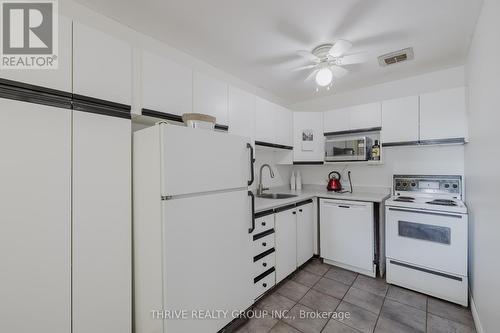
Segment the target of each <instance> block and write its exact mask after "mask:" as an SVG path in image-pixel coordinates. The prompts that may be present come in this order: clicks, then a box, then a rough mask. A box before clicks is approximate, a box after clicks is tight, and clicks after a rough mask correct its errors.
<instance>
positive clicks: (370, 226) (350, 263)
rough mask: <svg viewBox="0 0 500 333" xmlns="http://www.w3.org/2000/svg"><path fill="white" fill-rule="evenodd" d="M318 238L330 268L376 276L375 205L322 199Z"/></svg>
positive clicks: (323, 256) (321, 252)
mask: <svg viewBox="0 0 500 333" xmlns="http://www.w3.org/2000/svg"><path fill="white" fill-rule="evenodd" d="M319 234H320V256H321V257H322V258H323V259H324V261H325V262H326V263H327V264H331V265H335V266H339V267H342V268H345V269H348V270H351V271H355V272H358V273H361V274H365V275H369V276H375V275H376V266H375V264H374V259H375V250H374V242H375V240H374V211H373V203H372V202H361V201H347V200H333V199H320V231H319Z"/></svg>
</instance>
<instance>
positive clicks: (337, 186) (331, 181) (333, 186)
mask: <svg viewBox="0 0 500 333" xmlns="http://www.w3.org/2000/svg"><path fill="white" fill-rule="evenodd" d="M332 175H333V177H332ZM335 176H336V177H335ZM326 189H327V190H328V191H335V192H340V191H342V184H341V183H340V173H338V172H337V171H332V172H330V173H329V174H328V185H327V186H326Z"/></svg>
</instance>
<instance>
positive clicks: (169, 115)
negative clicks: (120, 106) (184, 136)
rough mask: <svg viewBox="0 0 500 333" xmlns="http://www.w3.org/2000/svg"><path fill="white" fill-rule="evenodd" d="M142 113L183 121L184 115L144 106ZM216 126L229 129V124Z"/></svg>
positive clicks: (225, 129)
mask: <svg viewBox="0 0 500 333" xmlns="http://www.w3.org/2000/svg"><path fill="white" fill-rule="evenodd" d="M142 115H143V116H148V117H154V118H160V119H165V120H170V121H175V122H179V123H182V116H179V115H178V114H173V113H168V112H161V111H156V110H151V109H145V108H143V109H142ZM214 127H215V129H216V130H219V131H226V132H227V131H229V126H227V125H221V124H215V126H214Z"/></svg>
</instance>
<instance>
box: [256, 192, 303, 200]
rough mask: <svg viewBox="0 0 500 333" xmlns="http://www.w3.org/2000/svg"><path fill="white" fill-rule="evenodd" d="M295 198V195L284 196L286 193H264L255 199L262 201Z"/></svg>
mask: <svg viewBox="0 0 500 333" xmlns="http://www.w3.org/2000/svg"><path fill="white" fill-rule="evenodd" d="M296 196H297V195H295V194H286V193H264V194H259V195H258V196H257V197H258V198H264V199H288V198H293V197H296Z"/></svg>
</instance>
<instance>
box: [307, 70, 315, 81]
mask: <svg viewBox="0 0 500 333" xmlns="http://www.w3.org/2000/svg"><path fill="white" fill-rule="evenodd" d="M317 71H318V70H313V71H311V73H309V75H308V76H307V77H306V78H305V79H304V81H309V80H310V79H312V78H313V76H314V75H315V74H316V72H317Z"/></svg>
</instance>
